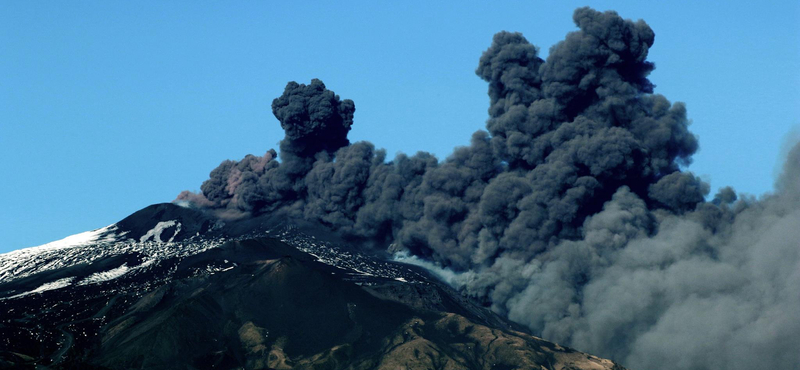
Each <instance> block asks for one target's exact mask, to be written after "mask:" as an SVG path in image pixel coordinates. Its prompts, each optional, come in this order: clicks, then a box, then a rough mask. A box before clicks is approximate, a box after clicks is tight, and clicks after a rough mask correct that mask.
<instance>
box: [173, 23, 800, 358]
mask: <svg viewBox="0 0 800 370" xmlns="http://www.w3.org/2000/svg"><path fill="white" fill-rule="evenodd" d="M574 21H575V24H576V25H577V26H578V27H579V29H580V30H579V31H576V32H572V33H570V34H568V35H567V37H566V39H565V40H564V41H562V42H560V43H558V44H557V45H555V46H554V47H553V48H552V49H551V51H550V54H549V56H548V57H547V60H546V61H545V60H542V59H541V58H540V57H539V56H538V50H537V48H536V47H535V46H533V45H531V44H530V43H529V42H528V41H527V40H526V39H525V38H524V37H523V36H522V35H521V34H518V33H508V32H501V33H499V34H497V35H495V37H494V40H493V42H492V45H491V46H490V47H489V49H488V50H487V51H486V52H484V54H483V56H482V57H481V58H480V63H479V66H478V69H477V71H476V72H477V74H478V75H479V76H480V77H481V78H482V79H484V80H485V81H487V82H488V83H489V96H490V99H491V105H490V108H489V120H488V122H487V130H488V132H486V131H477V132H476V133H475V134H473V136H472V140H471V143H470V145H469V146H465V147H460V148H457V149H456V150H455V151H454V152H453V154H451V155H450V156H449V157H448V158H447V159H446V160H444V161H442V162H439V161H438V160H437V159H436V158H435V157H433V156H432V155H430V154H428V153H425V152H420V153H417V154H416V155H414V156H410V157H409V156H406V155H402V154H401V155H399V156H397V157H396V158H395V159H394V160H392V161H388V162H387V160H386V154H385V152H384V151H382V150H376V149H375V148H374V146H373V145H372V144H370V143H367V142H358V143H353V144H350V143H349V141H348V140H347V133H348V131H349V130H350V127H351V125H352V124H353V114H354V112H355V106H354V104H353V102H352V101H350V100H341V99H340V98H339V97H338V96H337V95H335V94H334V93H333V92H332V91H330V90H327V89H326V87H325V85H324V84H323V83H322V82H321V81H319V80H313V81H312V82H311V84H310V85H303V84H297V83H294V82H291V83H289V84H288V85H287V87H286V90H285V91H284V94H283V95H282V96H281V97H279V98H277V99H275V101H274V102H273V104H272V109H273V113H274V114H275V117H277V118H278V120H279V121H280V122H281V126H282V127H283V128H284V130H285V131H286V137H285V138H284V139H283V141H281V143H280V149H281V151H280V162H279V161H277V160H275V157H276V152H275V151H274V150H270V151H269V152H267V154H266V155H264V156H263V157H256V156H247V157H245V159H243V160H242V161H240V162H233V161H225V162H223V163H222V164H221V165H220V166H219V167H218V168H216V169H214V170H213V171H212V172H211V177H210V179H209V180H207V181H206V182H205V183H203V185H202V187H201V189H202V194H194V193H189V192H184V193H182V194H181V195H180V196H179V199H182V200H188V201H191V202H193V203H194V204H196V205H198V206H201V207H206V208H211V209H214V210H216V211H217V212H219V213H220V214H222V215H224V216H227V217H242V216H247V215H258V214H271V215H275V216H280V217H288V218H295V219H303V220H308V221H312V222H316V223H320V224H322V225H325V226H326V227H328V228H330V229H333V230H336V231H337V232H338V233H339V234H340V235H343V236H344V237H346V238H349V239H351V240H353V241H354V242H360V243H364V244H365V245H371V246H373V247H382V248H390V250H391V251H392V252H397V256H399V257H398V258H399V259H401V260H403V261H406V262H411V263H417V264H420V265H423V266H426V267H429V268H430V269H431V270H433V271H435V272H437V273H439V274H441V275H442V277H443V278H445V279H446V280H447V281H449V282H450V283H451V284H452V285H454V286H455V287H457V288H459V289H462V290H463V291H464V292H466V293H468V294H470V295H472V296H475V297H478V298H480V299H483V300H484V301H485V302H486V303H487V304H488V305H491V307H492V309H494V310H495V311H497V312H500V313H503V314H505V315H507V316H508V317H510V318H511V319H513V320H516V321H518V322H520V323H523V324H525V325H527V326H529V327H530V328H531V329H532V330H533V331H534V332H536V333H539V334H541V335H542V336H544V337H545V338H547V339H550V340H554V341H556V342H559V343H562V344H567V345H571V346H574V347H577V348H579V349H581V350H585V351H589V352H592V353H595V354H598V355H601V356H606V357H611V358H613V359H615V360H618V361H621V362H622V363H623V364H625V365H626V366H629V367H631V368H641V369H667V368H669V369H712V368H713V369H716V368H729V369H752V368H782V369H788V368H794V367H797V366H798V364H800V242H798V241H799V240H800V185H798V184H800V148H795V150H794V151H793V152H792V154H791V156H790V158H789V160H788V161H787V164H786V169H785V172H784V175H783V177H781V179H780V181H779V183H778V185H777V191H776V193H775V194H772V195H768V196H765V197H764V198H763V199H760V200H756V199H753V198H745V199H740V200H737V196H736V194H735V192H734V191H733V190H732V189H730V188H725V189H722V190H720V192H719V193H718V194H717V195H716V196H715V197H714V198H713V201H711V202H705V201H704V199H705V196H706V195H707V194H708V192H709V187H708V185H707V184H705V183H703V182H702V181H700V180H699V179H698V178H697V177H695V176H694V175H692V174H691V173H687V172H681V171H680V166H682V165H683V166H685V165H688V164H689V163H690V161H691V155H692V154H693V153H694V152H695V151H696V150H697V149H698V144H697V139H696V137H695V136H694V135H692V134H691V133H690V132H689V131H688V129H687V126H688V120H687V118H686V109H685V107H684V106H683V105H682V104H680V103H676V104H672V103H670V102H669V101H668V100H667V99H666V98H665V97H663V96H661V95H657V94H653V84H652V83H650V81H649V80H648V79H647V76H648V74H649V73H650V72H651V71H652V70H653V69H654V65H653V64H652V63H650V62H648V61H647V60H646V57H647V54H648V51H649V49H650V47H651V46H652V45H653V41H654V37H655V35H654V33H653V31H652V30H651V29H650V27H649V26H648V25H647V24H646V23H644V22H643V21H638V22H631V21H629V20H623V19H622V18H620V17H619V16H618V15H617V14H616V13H614V12H605V13H601V12H597V11H594V10H592V9H589V8H581V9H578V10H576V11H575V14H574Z"/></svg>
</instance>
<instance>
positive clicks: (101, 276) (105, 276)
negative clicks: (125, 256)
mask: <svg viewBox="0 0 800 370" xmlns="http://www.w3.org/2000/svg"><path fill="white" fill-rule="evenodd" d="M130 270H131V268H130V267H128V264H127V263H123V264H122V266H120V267H117V268H115V269H111V270H108V271H101V272H95V273H94V274H91V275H89V276H88V277H87V278H86V279H83V280H81V281H80V282H78V285H89V284H96V283H102V282H104V281H109V280H114V279H116V278H118V277H120V276H122V275H125V274H126V273H128V271H130Z"/></svg>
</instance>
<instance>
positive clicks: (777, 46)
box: [0, 0, 800, 253]
mask: <svg viewBox="0 0 800 370" xmlns="http://www.w3.org/2000/svg"><path fill="white" fill-rule="evenodd" d="M430 3H431V2H423V1H404V2H376V1H360V2H351V1H343V2H338V1H337V2H331V1H327V2H322V1H315V2H307V3H304V4H301V3H300V2H188V1H187V2H181V1H173V2H161V1H159V2H121V1H96V2H89V1H86V2H22V1H18V2H11V1H7V2H2V3H0V159H2V160H0V176H2V177H1V178H0V179H1V180H2V181H0V194H1V195H2V202H0V204H1V205H0V253H3V252H8V251H11V250H14V249H19V248H23V247H29V246H34V245H39V244H43V243H46V242H48V241H52V240H55V239H59V238H62V237H65V236H67V235H71V234H75V233H78V232H82V231H86V230H91V229H95V228H99V227H103V226H106V225H108V224H111V223H114V222H116V221H118V220H120V219H122V218H123V217H125V216H127V215H128V214H130V213H132V212H134V211H136V210H138V209H140V208H142V207H145V206H147V205H149V204H152V203H158V202H168V201H171V200H173V199H174V198H175V196H176V195H177V194H178V193H179V192H180V191H181V190H198V189H199V187H200V184H201V183H202V181H203V180H204V179H205V178H207V176H208V173H209V171H210V170H211V169H213V168H214V167H216V166H217V165H218V164H219V163H220V162H221V161H222V160H224V159H240V158H241V157H243V156H244V155H245V154H248V153H254V154H263V153H264V152H265V151H266V150H267V149H269V148H276V149H277V143H278V141H279V140H280V139H281V138H282V136H283V132H282V131H281V129H280V126H279V124H278V122H277V120H276V119H275V118H274V117H273V116H272V112H271V109H270V104H271V102H272V99H274V98H275V97H278V96H279V95H280V94H281V92H282V91H283V88H284V86H285V85H286V82H288V81H290V80H296V81H298V82H301V83H308V82H309V81H310V80H311V79H312V78H320V79H322V80H323V81H324V82H325V84H326V85H327V86H328V88H330V89H332V90H334V91H335V92H336V93H337V94H339V95H340V96H341V97H342V98H349V99H353V100H354V101H355V103H356V109H357V110H356V116H355V124H354V126H353V130H352V131H351V134H350V138H351V141H356V140H369V141H371V142H373V143H375V144H376V146H378V147H382V148H386V149H387V150H388V152H389V153H390V155H391V154H394V153H397V152H400V151H402V152H406V153H413V152H416V151H418V150H426V151H430V152H433V153H435V154H436V155H437V156H438V157H439V158H444V157H445V156H447V154H449V153H450V151H451V150H452V148H453V147H454V146H457V145H464V144H467V143H468V140H469V137H470V134H471V133H472V132H473V131H475V130H477V129H481V128H483V127H484V122H485V120H486V118H487V113H486V109H487V108H488V97H487V95H486V91H487V85H486V83H484V82H483V81H481V80H480V79H479V78H478V77H477V76H475V74H474V70H475V67H476V66H477V64H478V58H479V57H480V55H481V52H482V51H483V50H485V49H486V48H487V47H488V46H489V45H490V43H491V39H492V35H493V34H494V33H495V32H498V31H501V30H508V31H518V32H522V33H523V34H524V35H525V37H527V38H528V40H529V41H531V42H532V43H533V44H535V45H537V46H539V47H540V48H541V55H542V56H546V55H547V51H548V49H549V47H550V46H551V45H553V44H554V43H556V42H557V41H559V40H561V39H563V37H564V35H565V34H566V33H567V32H569V31H572V30H575V29H576V28H575V26H574V24H573V23H572V11H573V10H574V9H575V8H576V7H579V6H583V5H590V6H592V7H594V8H596V9H598V10H610V9H613V10H616V11H618V12H619V13H620V14H621V15H622V16H623V17H625V18H631V19H644V20H645V21H646V22H647V23H648V24H649V25H650V26H651V27H652V28H653V30H654V31H655V33H656V42H655V45H654V46H653V48H652V49H651V53H650V60H651V61H653V62H655V63H656V66H657V69H656V71H655V72H654V73H653V74H652V75H651V80H652V81H653V82H654V83H655V84H656V92H657V93H661V94H663V95H665V96H666V97H667V98H668V99H670V100H671V101H683V102H685V103H686V104H687V107H688V111H689V116H690V118H691V119H692V121H693V124H692V126H691V130H692V131H693V132H694V133H695V134H697V135H698V136H699V137H700V146H701V149H700V152H699V153H698V154H697V155H695V157H694V158H695V160H694V164H692V165H691V166H690V167H689V170H691V171H693V172H695V173H696V174H698V175H700V176H702V177H703V178H704V179H706V181H709V182H710V183H711V187H712V192H713V191H714V190H716V189H717V188H719V187H722V186H725V185H731V186H733V187H734V188H735V189H737V190H738V191H740V192H746V193H750V194H754V195H759V194H763V193H765V192H769V191H770V190H771V189H772V183H773V180H774V177H775V169H776V166H778V165H779V162H780V153H781V147H782V145H783V143H784V142H786V141H787V140H792V139H791V138H792V137H800V133H797V132H795V134H794V135H791V134H790V133H791V132H792V130H793V127H797V126H798V125H800V2H798V1H797V0H786V1H769V2H765V4H759V5H757V6H756V5H755V3H754V2H751V1H730V2H712V1H663V2H655V1H653V2H644V1H618V2H605V1H589V2H587V1H582V2H575V1H516V2H508V1H491V2H477V1H474V2H473V1H468V2H461V1H458V2H456V1H452V2H437V3H439V5H435V4H430ZM231 4H234V5H231ZM787 138H789V139H787Z"/></svg>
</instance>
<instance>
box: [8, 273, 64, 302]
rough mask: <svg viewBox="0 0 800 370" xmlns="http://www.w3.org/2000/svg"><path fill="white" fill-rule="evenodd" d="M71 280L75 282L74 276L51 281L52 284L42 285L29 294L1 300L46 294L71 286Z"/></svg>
mask: <svg viewBox="0 0 800 370" xmlns="http://www.w3.org/2000/svg"><path fill="white" fill-rule="evenodd" d="M73 280H75V277H74V276H70V277H66V278H63V279H58V280H56V281H52V282H49V283H44V284H42V285H41V286H40V287H38V288H36V289H34V290H31V291H29V292H25V293H20V294H17V295H12V296H10V297H6V298H3V299H12V298H19V297H24V296H28V295H31V294H37V293H42V292H46V291H48V290H56V289H61V288H66V287H68V286H69V285H70V284H72V281H73Z"/></svg>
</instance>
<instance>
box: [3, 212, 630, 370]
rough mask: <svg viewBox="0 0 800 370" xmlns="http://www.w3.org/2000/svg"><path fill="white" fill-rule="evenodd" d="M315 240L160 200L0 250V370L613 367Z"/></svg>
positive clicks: (387, 265) (425, 279) (422, 274)
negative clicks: (104, 221)
mask: <svg viewBox="0 0 800 370" xmlns="http://www.w3.org/2000/svg"><path fill="white" fill-rule="evenodd" d="M320 235H324V233H321V232H318V230H317V232H315V230H313V229H310V228H308V227H303V228H301V227H299V226H297V225H287V224H285V223H283V224H275V223H274V222H272V221H269V220H268V219H267V218H254V219H248V220H247V221H239V222H236V221H221V220H219V219H216V218H214V217H212V216H209V215H207V214H205V213H204V212H203V211H200V210H196V209H191V208H185V207H181V206H177V205H175V204H171V203H165V204H156V205H152V206H149V207H146V208H144V209H142V210H140V211H138V212H136V213H134V214H132V215H130V216H128V217H127V218H125V219H123V220H121V221H120V222H118V223H115V224H113V225H110V226H107V227H104V228H101V229H97V230H94V231H90V232H86V233H82V234H78V235H75V236H72V237H68V238H65V239H63V240H60V241H56V242H52V243H48V244H45V245H43V246H40V247H34V248H28V249H23V250H19V251H15V252H11V253H7V254H3V255H0V312H2V313H3V314H2V316H1V317H0V368H14V369H142V368H147V369H312V368H313V369H321V368H324V369H622V367H620V366H619V365H617V364H615V363H613V362H612V361H609V360H604V359H601V358H598V357H595V356H592V355H588V354H585V353H581V352H578V351H575V350H572V349H570V348H566V347H562V346H559V345H557V344H554V343H550V342H547V341H545V340H543V339H540V338H537V337H535V336H533V335H531V334H530V333H528V332H527V330H526V329H524V328H523V327H521V326H519V325H517V324H515V323H512V322H510V321H507V320H505V319H503V318H501V317H500V316H498V315H496V314H494V313H493V312H491V311H489V310H487V309H486V308H484V307H482V306H481V305H480V304H478V303H476V302H473V301H472V300H470V299H469V298H467V297H465V296H462V295H461V294H459V293H458V292H456V291H454V290H453V289H451V288H450V287H448V286H447V285H446V284H444V283H442V282H440V281H439V280H437V279H436V278H435V277H433V276H432V275H431V274H429V273H427V272H426V271H425V270H423V269H421V268H419V267H416V266H410V265H405V264H400V263H396V262H393V261H391V260H389V259H387V258H385V256H380V255H375V254H371V253H368V252H364V251H359V250H356V249H355V248H353V247H350V246H348V245H347V244H346V243H342V242H336V241H333V240H334V239H335V238H333V237H331V236H328V237H324V236H320Z"/></svg>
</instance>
